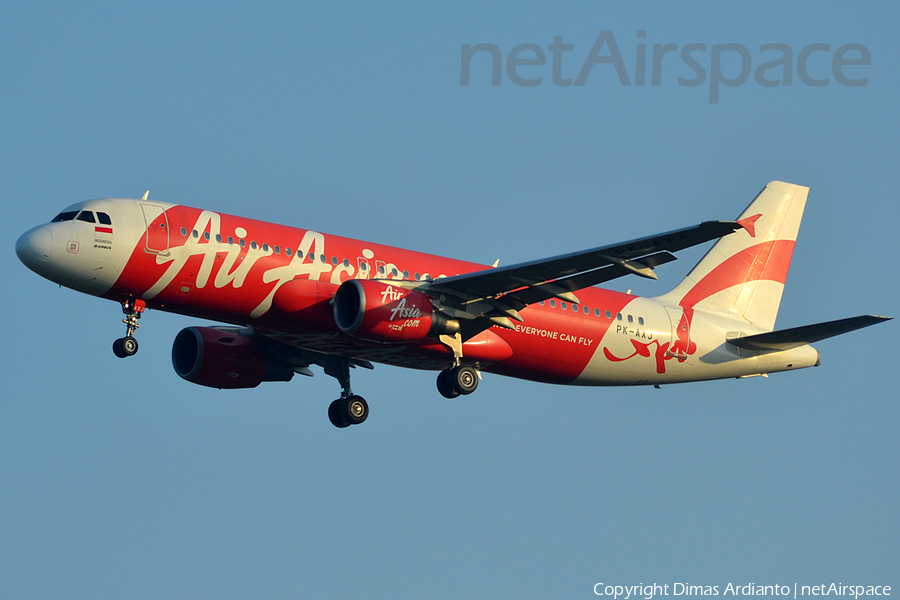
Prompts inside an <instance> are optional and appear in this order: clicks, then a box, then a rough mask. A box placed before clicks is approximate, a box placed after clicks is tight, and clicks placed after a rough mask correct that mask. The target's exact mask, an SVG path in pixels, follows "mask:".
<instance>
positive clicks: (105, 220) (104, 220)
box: [97, 212, 112, 225]
mask: <svg viewBox="0 0 900 600" xmlns="http://www.w3.org/2000/svg"><path fill="white" fill-rule="evenodd" d="M97 221H99V222H100V224H101V225H112V219H110V218H109V215H108V214H106V213H105V212H98V213H97Z"/></svg>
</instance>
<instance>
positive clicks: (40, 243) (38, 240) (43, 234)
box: [16, 227, 53, 272]
mask: <svg viewBox="0 0 900 600" xmlns="http://www.w3.org/2000/svg"><path fill="white" fill-rule="evenodd" d="M52 246H53V234H52V233H51V232H50V230H49V229H47V228H46V227H35V228H34V229H32V230H31V231H26V232H25V233H23V234H22V236H21V237H20V238H19V239H18V241H17V242H16V255H17V256H18V257H19V260H21V261H22V263H23V264H24V265H25V266H26V267H28V268H29V269H31V270H32V271H36V272H38V271H39V270H40V269H41V268H42V267H44V266H46V264H47V262H48V261H49V260H50V248H51V247H52Z"/></svg>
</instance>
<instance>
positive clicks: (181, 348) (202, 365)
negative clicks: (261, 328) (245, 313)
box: [172, 327, 294, 389]
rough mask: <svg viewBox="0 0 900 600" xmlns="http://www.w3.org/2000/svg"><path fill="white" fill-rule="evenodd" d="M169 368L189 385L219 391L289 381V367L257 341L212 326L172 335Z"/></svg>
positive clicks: (183, 330) (291, 375)
mask: <svg viewBox="0 0 900 600" xmlns="http://www.w3.org/2000/svg"><path fill="white" fill-rule="evenodd" d="M172 366H173V367H175V372H176V373H178V376H179V377H181V378H182V379H184V380H186V381H190V382H191V383H196V384H199V385H205V386H207V387H213V388H220V389H239V388H252V387H256V386H258V385H259V384H260V383H262V382H263V381H290V380H291V378H292V377H293V376H294V370H293V369H292V368H291V366H290V365H288V364H287V363H284V362H282V361H280V360H277V359H275V358H273V357H271V356H270V355H269V352H268V350H266V348H265V346H264V345H263V344H262V343H261V342H260V341H258V340H256V339H254V338H251V337H248V336H245V335H241V334H239V333H235V332H233V331H227V330H222V329H215V328H213V327H188V328H186V329H182V330H181V331H180V332H178V335H176V336H175V341H174V342H173V344H172Z"/></svg>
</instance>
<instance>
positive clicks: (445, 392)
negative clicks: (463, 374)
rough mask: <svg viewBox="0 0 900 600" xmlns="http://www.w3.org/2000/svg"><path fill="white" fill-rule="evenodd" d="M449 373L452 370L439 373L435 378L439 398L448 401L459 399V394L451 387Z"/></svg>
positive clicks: (451, 382)
mask: <svg viewBox="0 0 900 600" xmlns="http://www.w3.org/2000/svg"><path fill="white" fill-rule="evenodd" d="M451 371H452V369H447V370H446V371H441V372H440V373H439V374H438V376H437V389H438V391H439V392H440V393H441V396H443V397H444V398H448V399H450V400H452V399H453V398H458V397H459V392H457V391H456V388H455V387H453V381H451Z"/></svg>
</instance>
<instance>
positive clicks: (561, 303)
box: [559, 302, 569, 310]
mask: <svg viewBox="0 0 900 600" xmlns="http://www.w3.org/2000/svg"><path fill="white" fill-rule="evenodd" d="M559 307H560V308H561V309H563V310H567V309H568V308H569V306H568V305H567V304H566V303H565V302H560V303H559Z"/></svg>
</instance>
